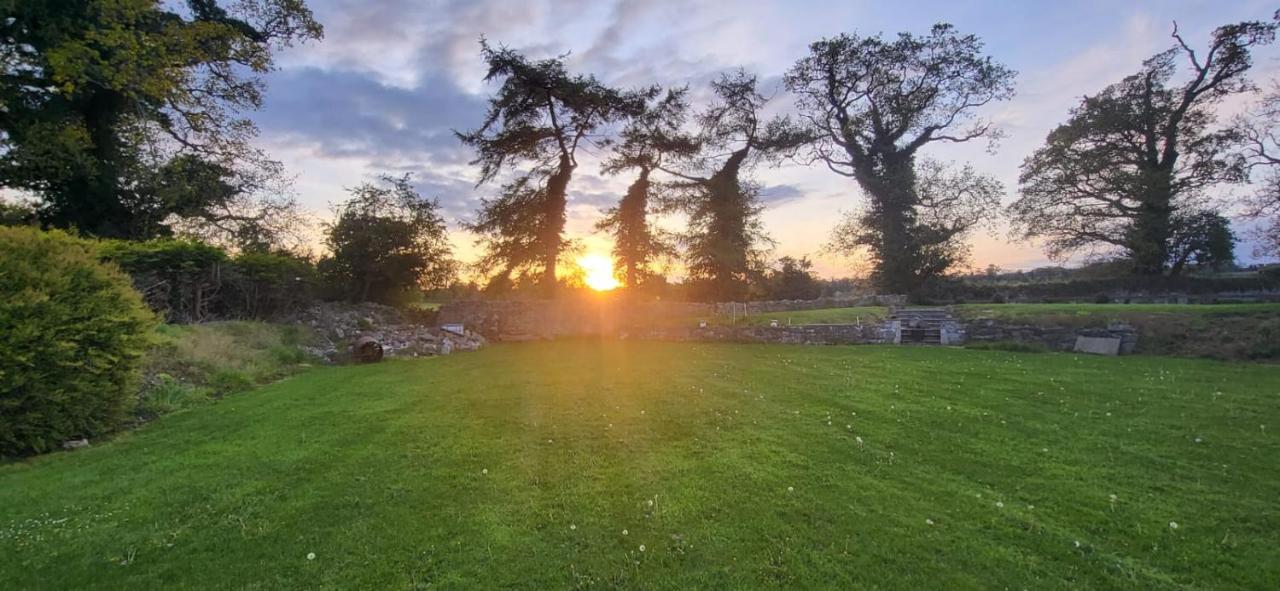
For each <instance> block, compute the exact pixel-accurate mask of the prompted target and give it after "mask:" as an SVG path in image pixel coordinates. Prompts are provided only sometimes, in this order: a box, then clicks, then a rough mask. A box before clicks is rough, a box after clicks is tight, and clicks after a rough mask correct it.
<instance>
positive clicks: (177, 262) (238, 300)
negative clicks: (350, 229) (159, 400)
mask: <svg viewBox="0 0 1280 591" xmlns="http://www.w3.org/2000/svg"><path fill="white" fill-rule="evenodd" d="M100 251H101V253H102V258H103V259H104V260H107V261H111V262H113V263H116V264H118V265H120V267H121V268H122V269H124V271H125V272H126V273H128V274H129V275H130V277H132V278H133V283H134V286H135V287H136V288H137V289H138V290H139V291H141V292H142V294H143V296H144V297H145V299H146V301H147V304H148V305H150V306H151V308H152V309H153V310H155V311H156V312H157V313H159V314H161V315H162V316H164V317H165V319H166V320H168V321H170V322H177V323H193V322H204V321H208V320H230V319H256V320H263V319H271V318H277V317H280V316H283V315H287V314H289V313H291V312H294V311H296V310H298V309H301V308H304V307H306V306H307V305H309V304H310V303H311V302H312V301H313V298H314V292H315V291H316V289H315V287H314V286H315V284H316V272H315V266H314V265H312V264H311V262H310V261H308V260H306V259H305V258H301V257H297V256H293V255H289V254H282V253H259V252H252V253H243V254H240V255H239V256H236V257H234V258H233V257H230V256H228V255H227V253H226V252H225V251H223V250H222V249H220V248H218V247H215V246H211V245H208V244H204V243H201V242H193V241H187V240H170V239H161V240H148V241H145V242H130V241H122V240H112V241H106V242H103V243H102V248H101V249H100Z"/></svg>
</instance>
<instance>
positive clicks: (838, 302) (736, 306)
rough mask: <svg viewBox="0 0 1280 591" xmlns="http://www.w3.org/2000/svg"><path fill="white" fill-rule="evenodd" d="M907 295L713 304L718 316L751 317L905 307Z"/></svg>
mask: <svg viewBox="0 0 1280 591" xmlns="http://www.w3.org/2000/svg"><path fill="white" fill-rule="evenodd" d="M906 304H907V296H905V295H864V296H853V297H830V298H818V299H816V300H773V301H767V302H720V303H717V304H713V306H714V314H716V315H717V316H733V315H737V316H744V315H745V316H751V315H755V314H767V313H770V312H794V311H798V310H823V309H827V308H851V307H854V306H885V307H889V306H905V305H906Z"/></svg>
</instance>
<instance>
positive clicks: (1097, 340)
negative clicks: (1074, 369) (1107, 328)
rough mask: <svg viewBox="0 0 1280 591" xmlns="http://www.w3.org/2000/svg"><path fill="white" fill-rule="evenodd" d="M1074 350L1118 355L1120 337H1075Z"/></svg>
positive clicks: (1093, 353) (1094, 353)
mask: <svg viewBox="0 0 1280 591" xmlns="http://www.w3.org/2000/svg"><path fill="white" fill-rule="evenodd" d="M1075 350H1076V352H1078V353H1090V354H1092V355H1119V354H1120V339H1119V338H1118V337H1085V336H1077V337H1076V347H1075Z"/></svg>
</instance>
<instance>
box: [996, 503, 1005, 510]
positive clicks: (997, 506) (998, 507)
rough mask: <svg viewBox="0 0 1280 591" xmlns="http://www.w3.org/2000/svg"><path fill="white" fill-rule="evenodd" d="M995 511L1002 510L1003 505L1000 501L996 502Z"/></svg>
mask: <svg viewBox="0 0 1280 591" xmlns="http://www.w3.org/2000/svg"><path fill="white" fill-rule="evenodd" d="M996 509H1004V503H1003V502H1002V501H996Z"/></svg>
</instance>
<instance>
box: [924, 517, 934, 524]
mask: <svg viewBox="0 0 1280 591" xmlns="http://www.w3.org/2000/svg"><path fill="white" fill-rule="evenodd" d="M924 524H925V525H933V520H932V519H929V518H925V520H924Z"/></svg>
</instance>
